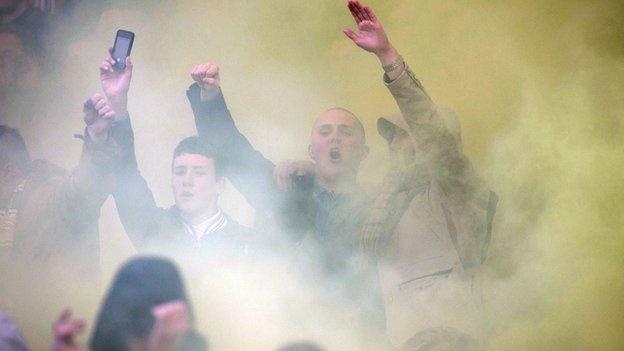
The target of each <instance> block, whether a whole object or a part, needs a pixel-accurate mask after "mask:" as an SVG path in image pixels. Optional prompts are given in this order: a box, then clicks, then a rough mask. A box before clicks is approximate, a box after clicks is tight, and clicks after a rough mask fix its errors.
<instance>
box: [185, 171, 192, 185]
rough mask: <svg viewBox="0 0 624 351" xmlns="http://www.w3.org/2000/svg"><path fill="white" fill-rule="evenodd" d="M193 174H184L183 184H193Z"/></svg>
mask: <svg viewBox="0 0 624 351" xmlns="http://www.w3.org/2000/svg"><path fill="white" fill-rule="evenodd" d="M193 181H194V179H193V174H192V173H191V172H187V173H186V174H185V175H184V179H182V185H184V186H193Z"/></svg>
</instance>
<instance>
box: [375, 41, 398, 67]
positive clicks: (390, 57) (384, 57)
mask: <svg viewBox="0 0 624 351" xmlns="http://www.w3.org/2000/svg"><path fill="white" fill-rule="evenodd" d="M375 54H376V55H377V58H378V59H379V62H381V65H382V66H387V65H391V64H393V63H395V62H396V61H397V59H398V58H399V53H398V51H397V50H396V49H395V48H394V46H392V45H389V46H388V47H387V48H385V49H382V50H380V51H378V52H376V53H375Z"/></svg>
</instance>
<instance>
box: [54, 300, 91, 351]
mask: <svg viewBox="0 0 624 351" xmlns="http://www.w3.org/2000/svg"><path fill="white" fill-rule="evenodd" d="M84 329H85V322H84V321H83V320H81V319H72V312H71V310H70V309H69V308H66V309H65V310H64V311H63V312H62V313H61V315H60V316H59V318H58V319H57V320H56V322H54V324H53V325H52V333H53V334H54V335H53V336H54V344H53V346H52V350H54V351H85V349H84V347H82V345H80V344H79V343H78V341H77V340H76V338H77V336H78V334H80V333H82V332H83V331H84Z"/></svg>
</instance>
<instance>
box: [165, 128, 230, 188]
mask: <svg viewBox="0 0 624 351" xmlns="http://www.w3.org/2000/svg"><path fill="white" fill-rule="evenodd" d="M183 154H196V155H203V156H206V157H207V158H209V159H211V160H214V164H215V175H216V177H217V178H220V177H221V176H222V170H221V167H220V163H221V162H220V161H219V160H218V153H217V151H216V150H215V148H214V147H213V146H211V145H210V144H208V143H206V142H204V141H203V140H202V139H201V138H200V137H198V136H190V137H188V138H184V139H182V141H180V142H179V143H178V146H176V148H175V150H173V159H172V160H171V167H172V168H173V161H174V160H175V159H176V157H178V156H180V155H183Z"/></svg>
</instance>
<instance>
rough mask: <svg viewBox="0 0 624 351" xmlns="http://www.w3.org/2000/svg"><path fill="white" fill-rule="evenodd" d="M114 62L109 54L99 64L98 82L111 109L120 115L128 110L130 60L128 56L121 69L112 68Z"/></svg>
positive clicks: (130, 74)
mask: <svg viewBox="0 0 624 351" xmlns="http://www.w3.org/2000/svg"><path fill="white" fill-rule="evenodd" d="M111 50H112V49H111ZM109 52H110V51H109ZM114 64H115V60H114V59H113V58H112V57H111V56H110V55H109V56H108V57H107V58H106V59H104V61H102V63H101V64H100V82H101V83H102V90H104V94H105V95H106V98H108V101H109V102H110V104H111V106H112V108H113V110H115V112H116V113H117V115H116V117H121V116H123V115H125V114H126V112H127V110H128V90H129V89H130V81H131V80H132V60H130V58H129V57H127V58H126V68H125V69H124V70H122V71H116V70H114V69H113V65H114Z"/></svg>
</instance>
